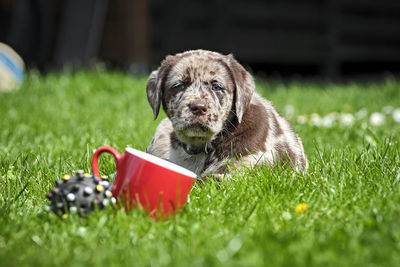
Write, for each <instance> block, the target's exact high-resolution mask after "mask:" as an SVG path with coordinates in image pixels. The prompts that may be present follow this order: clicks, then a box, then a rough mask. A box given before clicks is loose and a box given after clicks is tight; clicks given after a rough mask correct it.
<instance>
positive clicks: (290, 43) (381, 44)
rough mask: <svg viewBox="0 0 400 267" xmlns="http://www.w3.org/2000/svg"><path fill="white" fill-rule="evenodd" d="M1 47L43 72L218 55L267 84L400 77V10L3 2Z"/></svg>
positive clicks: (382, 4) (236, 2) (334, 3)
mask: <svg viewBox="0 0 400 267" xmlns="http://www.w3.org/2000/svg"><path fill="white" fill-rule="evenodd" d="M0 42H3V43H6V44H8V45H9V46H11V47H12V48H13V49H15V50H16V51H17V52H18V53H19V54H20V55H21V57H22V58H23V59H24V61H25V63H26V65H27V67H28V68H32V67H34V68H38V69H39V70H40V71H43V72H46V71H49V70H54V69H60V68H63V67H65V66H71V65H72V66H93V65H95V64H97V63H105V64H106V66H108V67H110V68H120V69H124V70H126V71H129V72H131V73H134V74H138V73H139V74H143V73H147V72H148V71H149V70H151V69H153V68H156V67H157V66H158V65H159V63H160V60H162V58H164V57H165V56H166V55H167V54H171V53H176V52H182V51H184V50H188V49H197V48H203V49H209V50H215V51H219V52H221V53H226V54H227V53H233V54H234V56H235V57H236V58H237V59H238V60H239V61H240V62H241V63H242V64H243V65H245V66H246V67H247V68H249V69H250V70H251V71H252V72H253V73H255V74H258V75H261V76H266V77H276V76H277V77H323V78H329V79H345V78H348V77H350V78H353V77H364V78H374V77H381V76H385V75H388V74H390V75H395V76H398V75H399V73H400V1H399V0H351V1H349V0H246V1H240V0H174V1H162V0H112V1H110V0H109V1H107V0H84V1H81V0H0Z"/></svg>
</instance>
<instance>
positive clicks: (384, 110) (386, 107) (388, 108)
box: [382, 106, 393, 114]
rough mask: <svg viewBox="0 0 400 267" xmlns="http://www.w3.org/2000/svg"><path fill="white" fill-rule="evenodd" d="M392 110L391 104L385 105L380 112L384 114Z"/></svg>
mask: <svg viewBox="0 0 400 267" xmlns="http://www.w3.org/2000/svg"><path fill="white" fill-rule="evenodd" d="M392 111H393V107H392V106H385V107H383V108H382V112H383V113H384V114H390V113H392Z"/></svg>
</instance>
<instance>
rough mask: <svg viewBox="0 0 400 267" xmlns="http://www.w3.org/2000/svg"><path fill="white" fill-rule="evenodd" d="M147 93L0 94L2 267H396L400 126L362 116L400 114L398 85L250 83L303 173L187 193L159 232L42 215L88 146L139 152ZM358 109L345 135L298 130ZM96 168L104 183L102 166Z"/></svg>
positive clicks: (134, 83) (33, 80) (38, 89)
mask: <svg viewBox="0 0 400 267" xmlns="http://www.w3.org/2000/svg"><path fill="white" fill-rule="evenodd" d="M145 84H146V78H132V77H129V76H127V75H124V74H121V73H110V72H105V71H93V72H77V73H60V74H49V75H46V76H41V75H38V74H36V73H34V72H31V73H29V74H28V75H27V80H26V81H25V83H24V84H23V86H22V87H21V88H20V90H18V91H15V92H12V93H7V94H0V266H21V265H25V266H26V265H29V266H60V265H77V266H114V265H122V266H149V265H155V266H165V265H168V266H213V265H215V266H221V265H225V266H260V265H272V266H274V265H285V266H294V265H301V266H310V265H329V266H354V265H356V266H359V265H367V266H396V265H398V262H400V224H399V223H398V222H399V221H400V152H399V147H400V146H399V138H400V130H399V129H400V124H399V123H397V122H396V121H395V120H394V119H391V118H392V117H390V116H389V115H385V116H387V118H386V119H385V123H383V124H379V125H373V124H371V122H370V116H371V115H372V114H373V113H374V112H379V113H382V114H383V113H384V111H383V108H384V107H387V106H392V107H393V110H395V109H396V108H399V107H400V83H398V82H396V81H394V80H391V79H388V80H386V81H384V82H382V83H375V84H367V85H362V84H350V85H325V86H322V85H316V84H302V83H291V84H288V85H284V84H268V83H262V82H259V83H258V88H259V92H260V93H261V94H262V95H264V96H265V97H267V98H268V99H269V100H271V101H272V102H273V104H274V105H275V106H276V107H277V109H278V110H279V111H280V112H281V113H282V114H285V107H286V106H287V105H291V106H292V116H291V118H290V120H291V122H292V124H293V127H294V128H295V130H296V131H297V132H298V133H299V135H300V136H301V138H302V140H303V143H304V145H305V150H306V153H307V155H308V157H309V161H310V168H309V171H308V173H307V174H298V173H292V172H290V171H288V170H285V169H280V168H277V169H274V170H271V169H270V168H268V167H260V168H257V169H254V170H251V169H246V170H244V171H243V172H238V173H234V175H233V176H232V179H230V180H226V181H223V182H221V183H216V182H213V181H210V182H207V183H205V184H203V185H198V184H196V185H195V186H194V188H193V190H192V192H191V193H190V195H189V199H188V203H187V204H186V206H185V208H184V210H183V211H182V212H181V213H180V214H178V215H176V216H175V217H173V218H171V219H169V220H166V221H158V222H156V221H155V220H153V219H151V218H149V217H148V216H147V215H146V214H144V213H143V212H142V211H141V210H138V209H135V210H133V211H131V212H129V213H126V212H125V211H124V210H123V209H108V210H104V211H98V212H95V213H94V214H92V215H90V216H88V218H79V217H77V216H70V217H69V218H68V219H66V220H62V219H60V218H58V217H57V216H54V215H53V214H48V213H47V212H45V210H44V206H45V204H46V203H47V200H46V198H45V195H46V193H47V192H48V191H49V190H50V188H51V187H53V184H54V180H55V179H57V178H60V177H62V175H63V174H64V173H71V172H74V171H76V170H78V169H84V170H85V171H86V172H91V170H90V161H91V156H92V154H93V151H94V150H95V149H96V148H97V147H100V146H102V145H111V146H113V147H115V148H116V149H117V150H119V151H120V152H122V151H123V150H124V148H125V147H127V146H132V147H135V148H138V149H141V150H144V149H145V148H146V146H147V144H148V142H149V141H150V140H151V137H152V135H153V132H154V130H155V128H156V126H157V124H158V123H159V121H160V119H161V118H159V119H158V120H157V121H153V119H152V111H151V109H150V107H149V105H148V103H147V100H146V96H145V89H144V88H145ZM362 109H366V111H367V114H368V115H367V116H366V117H365V118H364V119H360V120H358V119H355V120H354V123H352V124H349V125H342V124H341V123H340V119H338V120H337V121H336V122H337V123H336V124H334V125H332V126H331V127H322V126H321V125H317V124H313V123H309V119H310V118H311V114H313V113H315V114H318V115H319V116H320V117H321V118H323V117H324V116H327V115H328V114H331V113H338V114H352V115H353V116H354V118H356V113H357V112H359V111H360V110H362ZM392 114H393V113H392ZM288 115H290V114H288ZM163 116H164V115H162V116H161V117H163ZM298 116H306V117H307V123H304V124H300V123H299V122H298V120H297V119H298ZM364 122H365V123H366V124H363V123H364ZM100 166H101V172H102V173H103V174H110V173H112V172H114V162H113V158H112V157H111V156H104V157H102V159H101V163H100ZM299 204H301V205H306V206H303V208H302V210H301V211H300V212H298V209H299ZM304 207H306V208H304Z"/></svg>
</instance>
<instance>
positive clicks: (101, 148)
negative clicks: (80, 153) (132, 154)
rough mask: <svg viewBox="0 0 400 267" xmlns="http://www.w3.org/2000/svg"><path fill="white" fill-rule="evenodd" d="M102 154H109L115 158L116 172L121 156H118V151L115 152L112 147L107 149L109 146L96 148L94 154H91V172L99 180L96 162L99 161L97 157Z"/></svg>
mask: <svg viewBox="0 0 400 267" xmlns="http://www.w3.org/2000/svg"><path fill="white" fill-rule="evenodd" d="M103 153H110V154H111V155H113V156H114V158H115V163H116V169H117V170H118V166H119V163H120V161H121V159H122V156H121V154H119V153H118V151H117V150H115V149H114V148H112V147H109V146H102V147H100V148H98V149H97V150H96V152H94V154H93V158H92V170H93V173H94V174H95V175H96V176H97V177H99V178H100V173H99V167H98V160H99V156H100V155H101V154H103ZM100 179H101V178H100Z"/></svg>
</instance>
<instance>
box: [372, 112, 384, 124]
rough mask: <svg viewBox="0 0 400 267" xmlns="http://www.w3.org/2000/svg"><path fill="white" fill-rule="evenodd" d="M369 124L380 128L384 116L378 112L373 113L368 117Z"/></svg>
mask: <svg viewBox="0 0 400 267" xmlns="http://www.w3.org/2000/svg"><path fill="white" fill-rule="evenodd" d="M369 122H370V123H371V124H372V125H374V126H380V125H382V124H384V123H385V115H383V114H382V113H379V112H374V113H372V114H371V117H369Z"/></svg>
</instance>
